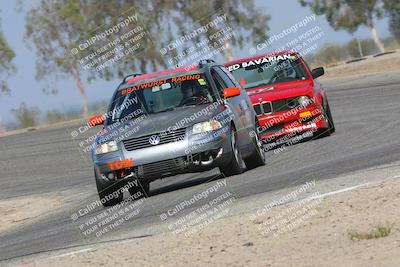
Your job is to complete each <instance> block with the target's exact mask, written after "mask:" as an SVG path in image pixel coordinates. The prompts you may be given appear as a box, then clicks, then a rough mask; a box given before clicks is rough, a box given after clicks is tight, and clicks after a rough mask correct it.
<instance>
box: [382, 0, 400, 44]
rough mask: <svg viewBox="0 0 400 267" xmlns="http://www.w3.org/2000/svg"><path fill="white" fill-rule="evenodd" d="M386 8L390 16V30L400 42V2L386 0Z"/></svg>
mask: <svg viewBox="0 0 400 267" xmlns="http://www.w3.org/2000/svg"><path fill="white" fill-rule="evenodd" d="M384 8H385V11H386V13H387V14H388V16H389V30H390V32H391V33H392V34H393V36H394V38H395V39H396V41H397V42H398V43H399V44H400V2H399V1H395V0H384Z"/></svg>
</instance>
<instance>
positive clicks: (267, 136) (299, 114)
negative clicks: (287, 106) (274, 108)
mask: <svg viewBox="0 0 400 267" xmlns="http://www.w3.org/2000/svg"><path fill="white" fill-rule="evenodd" d="M258 119H259V123H260V127H259V128H258V130H259V132H260V136H261V139H262V140H263V141H264V142H270V141H272V140H274V139H276V138H277V137H279V136H283V135H287V134H296V133H301V132H305V131H316V130H317V129H321V128H327V127H328V124H327V121H326V118H325V116H324V113H323V111H322V109H321V108H320V107H319V106H311V107H306V108H302V109H298V110H291V111H285V112H275V113H273V114H269V115H262V116H259V118H258Z"/></svg>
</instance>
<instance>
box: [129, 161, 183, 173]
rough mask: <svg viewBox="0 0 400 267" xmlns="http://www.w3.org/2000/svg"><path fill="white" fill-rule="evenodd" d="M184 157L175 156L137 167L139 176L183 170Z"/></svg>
mask: <svg viewBox="0 0 400 267" xmlns="http://www.w3.org/2000/svg"><path fill="white" fill-rule="evenodd" d="M183 168H184V158H174V159H168V160H163V161H157V162H152V163H147V164H143V165H139V166H136V167H135V171H136V172H137V174H138V175H139V176H142V177H143V176H144V177H152V176H160V175H161V176H162V175H167V174H169V173H172V172H177V171H180V170H183Z"/></svg>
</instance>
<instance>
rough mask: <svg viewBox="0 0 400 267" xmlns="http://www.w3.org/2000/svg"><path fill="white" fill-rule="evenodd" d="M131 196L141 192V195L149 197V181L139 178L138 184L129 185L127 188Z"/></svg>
mask: <svg viewBox="0 0 400 267" xmlns="http://www.w3.org/2000/svg"><path fill="white" fill-rule="evenodd" d="M128 190H129V193H130V194H131V196H133V195H135V194H136V193H138V192H142V197H141V198H143V197H149V193H150V183H149V182H145V181H141V180H139V183H138V186H135V187H131V188H129V189H128ZM137 199H140V198H137Z"/></svg>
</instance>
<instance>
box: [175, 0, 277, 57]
mask: <svg viewBox="0 0 400 267" xmlns="http://www.w3.org/2000/svg"><path fill="white" fill-rule="evenodd" d="M174 8H175V9H176V10H180V12H179V15H178V16H176V17H174V21H175V23H176V26H177V27H178V28H179V29H181V32H182V33H184V32H188V31H190V30H193V29H196V27H199V26H202V25H201V23H202V22H204V18H207V19H208V20H210V19H211V18H212V17H213V16H210V14H213V13H217V12H218V11H220V13H224V14H226V15H227V20H228V22H227V23H225V26H230V27H232V28H233V29H234V30H235V31H236V32H237V35H236V36H235V38H229V39H227V40H226V41H225V45H226V47H227V49H224V50H223V51H222V52H223V56H224V57H225V59H226V60H227V61H229V60H233V55H232V49H233V47H235V46H237V47H239V48H242V47H243V44H244V43H245V42H248V43H251V44H256V43H260V42H262V41H263V40H265V39H266V38H267V32H268V30H269V27H268V21H269V20H270V17H269V16H268V15H266V14H264V13H262V12H261V11H260V10H258V9H257V8H256V6H255V5H254V2H253V1H246V0H244V1H243V0H231V1H224V0H219V1H185V0H178V1H176V6H175V7H174ZM210 10H211V11H212V12H210ZM217 31H218V29H215V28H212V29H211V30H209V31H207V32H206V36H207V38H209V39H210V37H211V36H212V35H214V34H215V33H216V32H217Z"/></svg>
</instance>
